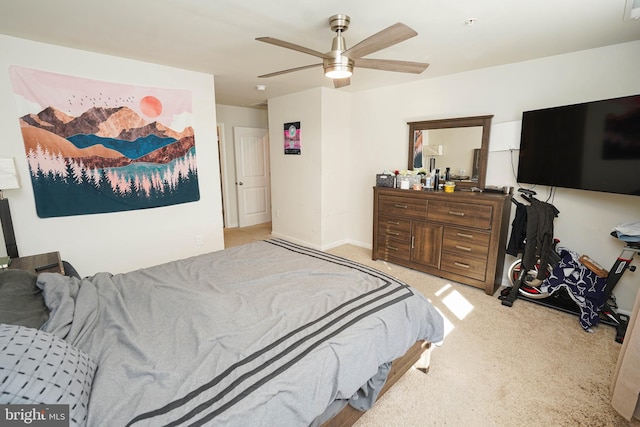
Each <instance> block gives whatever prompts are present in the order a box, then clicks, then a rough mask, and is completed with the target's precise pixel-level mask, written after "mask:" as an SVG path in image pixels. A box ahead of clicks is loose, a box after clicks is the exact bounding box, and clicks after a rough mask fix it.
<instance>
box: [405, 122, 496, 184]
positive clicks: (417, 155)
mask: <svg viewBox="0 0 640 427" xmlns="http://www.w3.org/2000/svg"><path fill="white" fill-rule="evenodd" d="M492 118H493V116H492V115H491V116H475V117H460V118H454V119H439V120H425V121H421V122H408V123H407V124H408V125H409V163H408V169H426V170H427V171H430V170H431V167H432V166H433V165H434V163H435V168H437V169H440V174H441V175H444V171H445V168H447V167H448V168H450V174H451V181H455V183H456V189H468V188H471V187H478V188H484V186H485V176H486V172H487V158H488V156H489V133H490V131H491V119H492Z"/></svg>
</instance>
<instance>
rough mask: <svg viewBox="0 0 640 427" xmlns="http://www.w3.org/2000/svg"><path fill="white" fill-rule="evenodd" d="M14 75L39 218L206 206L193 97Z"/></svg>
mask: <svg viewBox="0 0 640 427" xmlns="http://www.w3.org/2000/svg"><path fill="white" fill-rule="evenodd" d="M10 74H11V80H12V83H13V90H14V94H15V97H16V101H17V107H18V115H19V119H20V127H21V130H22V137H23V140H24V147H25V152H26V156H27V162H28V165H29V172H30V174H31V182H32V184H33V193H34V196H35V202H36V210H37V213H38V216H39V217H41V218H49V217H59V216H70V215H84V214H96V213H107V212H118V211H126V210H133V209H144V208H155V207H160V206H168V205H174V204H178V203H187V202H193V201H196V200H199V199H200V192H199V188H198V169H197V165H196V150H195V138H194V133H193V127H192V121H193V114H192V103H191V92H190V91H189V90H183V89H162V88H151V87H141V86H133V85H126V84H120V83H112V82H104V81H98V80H91V79H85V78H80V77H73V76H67V75H62V74H56V73H49V72H44V71H40V70H33V69H29V68H23V67H17V66H14V67H11V69H10Z"/></svg>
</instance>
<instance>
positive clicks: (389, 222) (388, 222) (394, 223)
mask: <svg viewBox="0 0 640 427" xmlns="http://www.w3.org/2000/svg"><path fill="white" fill-rule="evenodd" d="M387 224H393V225H400V223H399V222H398V221H387Z"/></svg>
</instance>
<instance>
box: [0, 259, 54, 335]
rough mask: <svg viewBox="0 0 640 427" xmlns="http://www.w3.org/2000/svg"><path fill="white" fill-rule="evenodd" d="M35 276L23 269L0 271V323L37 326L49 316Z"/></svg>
mask: <svg viewBox="0 0 640 427" xmlns="http://www.w3.org/2000/svg"><path fill="white" fill-rule="evenodd" d="M36 279H37V276H36V275H35V274H33V273H29V272H28V271H24V270H3V271H0V323H8V324H10V325H21V326H26V327H29V328H36V329H37V328H39V327H40V326H42V325H43V324H44V322H46V321H47V319H48V318H49V310H48V309H47V306H46V305H45V304H44V297H43V296H42V290H41V289H40V288H38V286H36Z"/></svg>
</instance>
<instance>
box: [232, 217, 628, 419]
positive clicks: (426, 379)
mask: <svg viewBox="0 0 640 427" xmlns="http://www.w3.org/2000/svg"><path fill="white" fill-rule="evenodd" d="M270 225H271V224H266V225H263V226H255V227H249V228H246V229H230V230H225V242H226V246H227V247H230V246H235V245H237V244H242V243H246V242H249V241H254V240H258V239H262V238H268V235H269V233H270ZM329 252H331V253H333V254H336V255H340V256H343V257H345V258H349V259H352V260H354V261H357V262H360V263H363V264H367V265H370V266H373V267H375V268H378V269H379V270H382V271H384V272H386V273H388V274H391V275H393V276H395V277H398V278H400V279H402V280H404V281H405V282H406V283H408V284H410V285H411V286H413V287H414V288H416V289H417V290H419V291H420V292H422V293H423V294H424V295H425V296H426V297H427V298H429V299H430V300H431V302H432V303H433V304H434V305H435V306H436V307H437V308H438V309H439V310H440V312H441V313H442V314H443V316H444V317H445V319H446V320H445V323H446V325H447V336H446V338H445V340H444V343H443V344H442V346H440V347H436V348H435V349H434V351H433V352H432V356H431V368H430V371H429V373H428V374H424V373H422V372H420V371H418V370H415V369H412V370H410V371H409V372H407V373H406V374H405V375H404V377H402V378H401V379H400V380H399V381H398V383H397V384H396V385H394V386H393V387H392V388H391V389H390V390H389V391H388V392H387V394H385V395H384V396H383V397H382V398H381V399H380V400H379V401H378V402H377V403H376V406H375V407H374V408H373V409H371V410H370V411H368V412H367V413H365V414H364V415H363V416H362V418H361V419H360V420H359V421H358V422H357V424H356V426H357V427H392V426H398V427H413V426H416V427H418V426H419V427H422V426H465V427H466V426H518V427H528V426H550V427H551V426H554V427H555V426H594V427H596V426H597V427H604V426H634V427H637V426H640V422H637V421H634V422H631V423H629V422H627V421H626V420H625V419H624V418H622V417H621V416H620V415H618V414H617V412H615V410H614V409H613V408H612V407H611V404H610V400H611V397H610V396H611V379H612V375H613V370H614V368H615V365H616V361H617V358H618V352H619V351H620V344H618V343H616V342H615V341H614V337H615V330H614V329H613V328H612V327H610V326H606V325H602V326H599V327H597V328H596V329H595V332H594V333H587V332H584V331H583V330H582V328H581V327H580V325H579V324H578V318H577V317H576V316H573V315H569V314H565V313H562V312H560V311H557V310H552V309H549V308H545V307H542V306H539V305H536V304H532V303H529V302H526V301H522V300H516V302H515V303H514V305H513V307H511V308H509V307H505V306H503V305H502V304H501V303H500V300H498V298H497V294H496V296H489V295H486V294H485V293H484V291H483V290H480V289H477V288H474V287H471V286H467V285H462V284H458V283H455V282H451V281H448V280H445V279H441V278H438V277H434V276H431V275H428V274H424V273H420V272H417V271H414V270H410V269H406V268H403V267H399V266H397V265H394V264H389V263H386V262H383V261H372V260H371V251H370V250H368V249H363V248H360V247H356V246H352V245H344V246H340V247H338V248H335V249H332V250H330V251H329Z"/></svg>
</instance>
